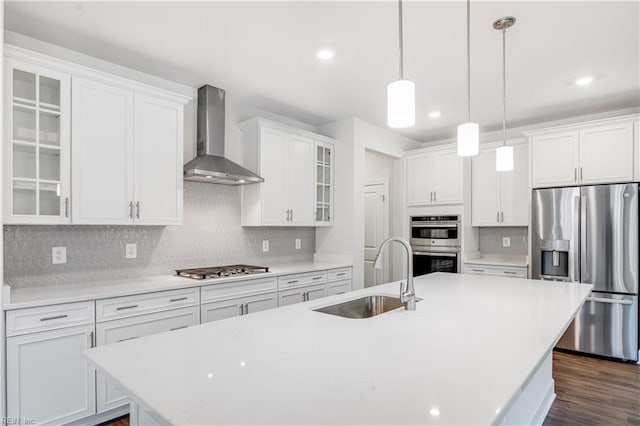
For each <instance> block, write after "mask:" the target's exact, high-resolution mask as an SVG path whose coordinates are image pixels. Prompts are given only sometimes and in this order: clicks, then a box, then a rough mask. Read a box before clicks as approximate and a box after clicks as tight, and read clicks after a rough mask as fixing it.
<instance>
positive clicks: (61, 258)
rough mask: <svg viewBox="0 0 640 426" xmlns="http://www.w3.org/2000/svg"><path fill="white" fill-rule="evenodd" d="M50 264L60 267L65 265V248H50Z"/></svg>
mask: <svg viewBox="0 0 640 426" xmlns="http://www.w3.org/2000/svg"><path fill="white" fill-rule="evenodd" d="M51 263H52V264H53V265H60V264H63V263H67V248H66V247H52V248H51Z"/></svg>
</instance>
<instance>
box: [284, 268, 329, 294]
mask: <svg viewBox="0 0 640 426" xmlns="http://www.w3.org/2000/svg"><path fill="white" fill-rule="evenodd" d="M326 282H327V271H317V272H307V273H304V274H292V275H283V276H281V277H278V290H284V289H287V288H296V287H302V286H307V285H312V284H324V283H326Z"/></svg>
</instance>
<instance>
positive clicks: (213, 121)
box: [184, 85, 264, 185]
mask: <svg viewBox="0 0 640 426" xmlns="http://www.w3.org/2000/svg"><path fill="white" fill-rule="evenodd" d="M224 110H225V106H224V90H222V89H218V88H217V87H213V86H209V85H204V86H202V87H201V88H199V89H198V116H197V156H196V158H194V159H193V160H191V161H189V162H188V163H187V164H185V165H184V180H188V181H194V182H206V183H217V184H222V185H246V184H250V183H259V182H264V179H263V178H261V177H260V176H258V175H256V174H255V173H253V172H252V171H250V170H247V169H245V168H244V167H242V166H241V165H239V164H236V163H234V162H233V161H231V160H229V159H227V158H225V156H224V116H225V114H224Z"/></svg>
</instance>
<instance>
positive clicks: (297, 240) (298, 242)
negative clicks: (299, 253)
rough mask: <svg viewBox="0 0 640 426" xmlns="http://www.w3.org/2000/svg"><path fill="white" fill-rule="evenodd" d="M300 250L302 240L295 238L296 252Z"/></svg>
mask: <svg viewBox="0 0 640 426" xmlns="http://www.w3.org/2000/svg"><path fill="white" fill-rule="evenodd" d="M301 248H302V240H301V239H300V238H296V250H300V249H301Z"/></svg>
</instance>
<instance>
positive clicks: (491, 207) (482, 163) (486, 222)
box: [471, 149, 500, 226]
mask: <svg viewBox="0 0 640 426" xmlns="http://www.w3.org/2000/svg"><path fill="white" fill-rule="evenodd" d="M499 211H500V177H499V175H498V172H497V171H496V151H495V149H492V150H490V151H482V152H480V154H478V156H477V157H474V158H473V159H472V161H471V225H472V226H495V225H497V224H498V222H499V221H500V216H499Z"/></svg>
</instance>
